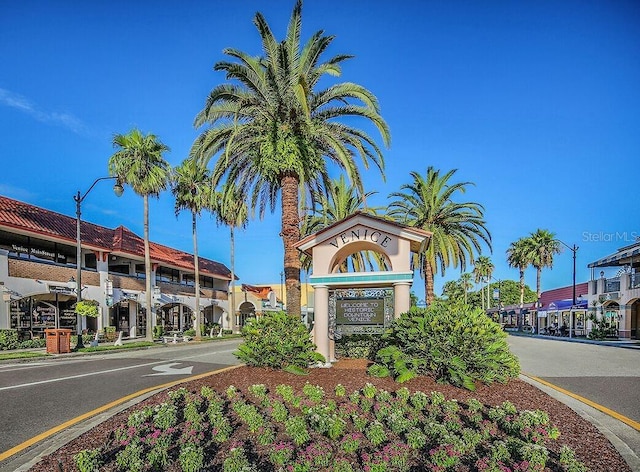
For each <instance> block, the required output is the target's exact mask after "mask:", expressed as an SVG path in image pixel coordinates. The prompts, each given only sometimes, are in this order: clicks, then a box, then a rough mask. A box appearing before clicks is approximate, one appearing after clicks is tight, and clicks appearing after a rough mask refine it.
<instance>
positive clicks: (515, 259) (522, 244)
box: [507, 238, 532, 309]
mask: <svg viewBox="0 0 640 472" xmlns="http://www.w3.org/2000/svg"><path fill="white" fill-rule="evenodd" d="M531 262H532V259H531V256H530V254H529V244H528V242H527V240H526V239H525V238H520V239H518V240H517V241H514V242H512V243H511V244H510V245H509V248H508V249H507V263H508V264H509V267H514V268H516V269H518V272H519V275H520V308H521V309H522V305H523V304H524V271H525V270H526V269H527V267H528V266H529V265H530V264H531Z"/></svg>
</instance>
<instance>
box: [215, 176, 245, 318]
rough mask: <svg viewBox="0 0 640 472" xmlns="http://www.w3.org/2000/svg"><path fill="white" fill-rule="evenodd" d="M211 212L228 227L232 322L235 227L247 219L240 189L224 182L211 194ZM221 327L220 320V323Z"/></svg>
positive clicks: (241, 224)
mask: <svg viewBox="0 0 640 472" xmlns="http://www.w3.org/2000/svg"><path fill="white" fill-rule="evenodd" d="M212 208H213V214H214V216H215V217H216V220H217V221H218V223H219V224H225V225H227V226H228V227H229V231H230V237H229V240H230V245H231V254H230V256H231V261H230V265H231V308H230V310H229V311H230V312H231V313H230V315H231V317H232V319H231V320H230V321H231V322H232V323H233V322H234V320H233V317H235V315H236V312H235V310H236V288H235V280H236V275H235V236H234V230H235V228H244V227H245V226H246V224H247V220H248V216H249V214H248V211H247V204H246V203H245V201H244V197H243V195H242V192H241V191H240V189H238V188H237V187H235V186H234V185H233V183H230V182H226V184H225V185H224V186H223V188H222V191H220V192H215V194H214V195H213V204H212ZM220 328H221V329H222V322H221V323H220Z"/></svg>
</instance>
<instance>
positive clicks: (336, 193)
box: [301, 175, 387, 272]
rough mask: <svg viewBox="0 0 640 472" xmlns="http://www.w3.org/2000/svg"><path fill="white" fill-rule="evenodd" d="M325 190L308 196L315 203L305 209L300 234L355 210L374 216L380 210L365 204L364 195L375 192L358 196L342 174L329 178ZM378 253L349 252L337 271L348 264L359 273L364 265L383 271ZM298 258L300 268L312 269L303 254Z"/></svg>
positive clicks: (315, 229)
mask: <svg viewBox="0 0 640 472" xmlns="http://www.w3.org/2000/svg"><path fill="white" fill-rule="evenodd" d="M325 190H326V193H325V192H318V193H316V194H315V195H313V197H312V198H311V200H312V201H313V202H314V206H313V207H312V208H309V209H308V213H307V215H306V216H305V218H304V219H303V221H302V229H301V234H302V236H303V237H304V236H308V235H309V234H312V233H316V232H318V231H320V230H322V229H323V228H326V227H327V226H330V225H332V224H333V223H335V222H337V221H340V220H342V219H344V218H347V217H348V216H350V215H353V214H354V213H355V212H357V211H361V212H364V213H367V214H370V215H375V214H376V213H377V211H378V210H381V209H382V208H376V207H367V204H366V201H367V198H368V197H371V196H372V195H375V194H376V193H377V192H366V193H365V194H363V195H358V193H357V192H356V189H354V188H353V187H351V186H350V185H349V184H348V183H347V181H346V180H345V178H344V175H340V177H339V178H338V179H333V180H331V181H330V182H329V185H328V186H327V188H326V189H325ZM377 256H378V254H377V253H374V254H373V255H372V254H370V253H369V252H366V253H365V252H360V253H356V254H352V255H351V256H349V257H348V258H347V259H345V260H344V261H343V262H342V264H341V266H340V271H341V272H348V269H349V267H351V268H353V270H354V271H356V272H362V271H364V270H366V268H369V270H376V269H380V270H385V269H386V268H387V267H386V261H385V260H384V257H377ZM301 258H302V268H303V269H304V270H306V271H308V270H309V269H310V268H311V258H310V257H309V256H307V255H306V254H302V256H301Z"/></svg>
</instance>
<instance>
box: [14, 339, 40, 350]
mask: <svg viewBox="0 0 640 472" xmlns="http://www.w3.org/2000/svg"><path fill="white" fill-rule="evenodd" d="M46 346H47V340H46V339H27V340H25V341H20V343H19V344H18V349H34V348H41V347H46Z"/></svg>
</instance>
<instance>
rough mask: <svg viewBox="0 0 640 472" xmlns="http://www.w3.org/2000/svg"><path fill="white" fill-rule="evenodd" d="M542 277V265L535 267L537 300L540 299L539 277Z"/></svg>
mask: <svg viewBox="0 0 640 472" xmlns="http://www.w3.org/2000/svg"><path fill="white" fill-rule="evenodd" d="M541 277H542V267H536V294H537V295H538V300H540V294H541V293H542V292H541V291H540V288H541V287H540V279H541Z"/></svg>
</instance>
